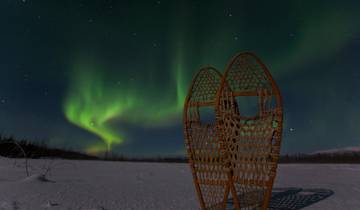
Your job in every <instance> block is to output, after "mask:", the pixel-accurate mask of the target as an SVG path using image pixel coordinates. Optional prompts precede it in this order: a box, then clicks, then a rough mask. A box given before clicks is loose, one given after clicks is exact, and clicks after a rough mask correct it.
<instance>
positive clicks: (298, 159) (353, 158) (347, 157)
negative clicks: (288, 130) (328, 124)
mask: <svg viewBox="0 0 360 210" xmlns="http://www.w3.org/2000/svg"><path fill="white" fill-rule="evenodd" d="M279 162H280V163H360V152H347V153H319V154H292V155H283V156H281V157H280V160H279Z"/></svg>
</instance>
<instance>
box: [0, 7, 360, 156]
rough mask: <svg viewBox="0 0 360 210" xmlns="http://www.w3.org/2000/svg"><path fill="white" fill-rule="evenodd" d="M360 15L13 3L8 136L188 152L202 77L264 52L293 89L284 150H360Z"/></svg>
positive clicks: (4, 99)
mask: <svg viewBox="0 0 360 210" xmlns="http://www.w3.org/2000/svg"><path fill="white" fill-rule="evenodd" d="M359 11H360V3H359V1H355V0H354V1H316V2H315V1H302V0H298V1H205V0H204V1H165V0H160V1H149V0H146V1H145V0H144V1H123V0H121V1H115V0H88V1H85V0H62V1H48V0H2V1H1V2H0V23H1V33H0V40H1V45H0V73H1V74H0V132H1V133H2V135H7V136H10V135H11V136H14V137H16V138H27V139H29V140H31V141H45V142H47V143H48V144H49V145H50V146H56V147H60V148H68V149H74V150H78V151H85V152H89V153H96V152H103V151H105V150H106V149H107V148H110V149H111V150H112V151H113V152H115V153H118V154H125V155H134V156H148V155H182V154H185V148H184V143H183V142H184V141H183V134H182V107H183V102H184V98H185V96H186V92H187V89H188V86H189V85H190V82H191V79H192V77H193V76H194V74H195V73H196V72H197V71H198V69H199V68H200V67H201V66H204V65H207V64H212V65H213V66H215V67H216V68H218V69H219V70H220V71H221V72H223V71H224V68H225V65H226V64H227V62H228V61H229V59H230V58H231V57H232V56H233V55H235V54H236V53H237V52H240V51H252V52H255V53H256V54H257V55H258V56H259V57H260V58H261V59H262V60H263V62H264V63H265V64H266V65H267V66H268V68H269V69H270V72H271V74H272V75H273V77H274V79H275V80H276V82H277V83H278V85H279V87H280V90H281V94H282V96H283V101H284V109H285V112H284V120H285V122H284V131H283V143H282V151H281V152H282V153H295V152H312V151H316V150H322V149H330V148H339V147H345V146H360V139H359V131H360V112H359V108H360V91H359V90H360V12H359Z"/></svg>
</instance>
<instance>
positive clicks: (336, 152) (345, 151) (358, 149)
mask: <svg viewBox="0 0 360 210" xmlns="http://www.w3.org/2000/svg"><path fill="white" fill-rule="evenodd" d="M354 153H360V146H359V147H356V146H354V147H344V148H339V149H329V150H320V151H316V152H312V153H310V155H316V154H328V155H330V154H334V155H344V154H354Z"/></svg>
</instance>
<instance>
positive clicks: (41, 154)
mask: <svg viewBox="0 0 360 210" xmlns="http://www.w3.org/2000/svg"><path fill="white" fill-rule="evenodd" d="M0 156H4V157H9V158H24V157H25V156H26V157H27V158H34V159H36V158H63V159H74V160H105V161H130V162H166V163H187V162H188V158H187V157H184V156H156V157H128V156H126V155H118V154H112V153H105V154H104V155H102V156H92V155H88V154H84V153H80V152H76V151H72V150H68V149H59V148H49V147H48V145H47V144H46V143H45V141H42V142H39V143H34V142H30V141H28V140H26V139H22V140H15V139H14V138H13V137H5V136H1V135H0ZM279 163H360V152H352V153H349V152H348V153H328V154H326V153H322V154H311V155H309V154H287V155H282V156H280V159H279Z"/></svg>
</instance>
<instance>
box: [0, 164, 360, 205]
mask: <svg viewBox="0 0 360 210" xmlns="http://www.w3.org/2000/svg"><path fill="white" fill-rule="evenodd" d="M22 163H23V160H17V161H16V165H21V164H22ZM30 165H31V168H30V169H29V170H30V173H31V174H32V176H30V177H27V178H26V173H25V170H24V167H22V166H14V160H8V159H0V210H2V209H4V210H8V209H11V210H12V209H14V210H15V209H17V210H25V209H28V210H44V209H48V210H59V209H61V210H67V209H74V210H75V209H76V210H97V209H98V210H103V209H106V210H122V209H124V210H126V209H134V210H135V209H136V210H137V209H139V210H140V209H147V210H149V209H156V210H162V209H164V210H170V209H178V210H190V209H198V208H199V205H198V201H197V198H196V194H195V189H194V186H193V183H192V177H191V173H190V169H189V167H188V165H187V164H176V163H134V162H103V161H70V160H55V161H51V160H30ZM48 165H50V168H51V170H50V171H49V172H48V174H47V176H46V178H47V179H48V180H46V179H44V178H43V177H41V176H40V175H39V174H41V173H44V172H45V171H46V168H49V167H47V166H48ZM275 188H277V189H278V188H288V189H297V192H300V191H301V190H303V191H302V193H303V195H308V194H306V193H309V192H310V191H311V190H315V191H316V190H319V189H320V191H321V190H322V191H321V192H333V194H332V195H330V194H328V195H327V196H328V197H327V198H325V199H323V200H321V201H317V200H316V199H317V198H316V199H315V201H316V202H315V203H314V204H312V205H310V206H308V207H305V208H303V209H306V210H310V209H325V210H332V209H334V210H341V209H344V210H358V209H360V165H347V164H342V165H338V164H336V165H335V164H334V165H332V164H321V165H320V164H284V165H280V166H279V170H278V176H277V179H276V183H275ZM280 191H281V190H280ZM300 193H301V192H300ZM290 197H291V196H290ZM290 197H289V198H290ZM295 198H296V199H297V197H296V196H295V197H294V196H292V197H291V199H295ZM300 200H301V199H300Z"/></svg>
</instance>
